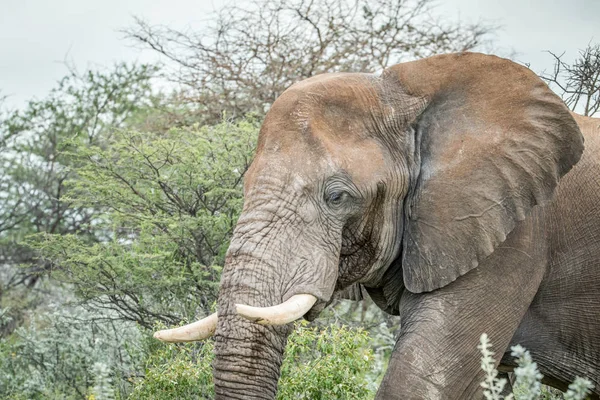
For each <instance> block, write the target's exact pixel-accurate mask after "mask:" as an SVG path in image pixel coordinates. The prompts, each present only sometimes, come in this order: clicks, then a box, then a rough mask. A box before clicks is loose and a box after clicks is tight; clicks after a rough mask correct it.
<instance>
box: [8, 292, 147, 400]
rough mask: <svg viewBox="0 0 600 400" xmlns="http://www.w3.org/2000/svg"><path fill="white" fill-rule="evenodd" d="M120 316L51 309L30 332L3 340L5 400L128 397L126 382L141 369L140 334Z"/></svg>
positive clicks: (18, 332) (33, 323)
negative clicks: (121, 395) (89, 396)
mask: <svg viewBox="0 0 600 400" xmlns="http://www.w3.org/2000/svg"><path fill="white" fill-rule="evenodd" d="M63 295H65V294H64V293H63ZM115 317H116V316H115V315H109V314H99V313H91V312H86V311H84V310H82V309H81V308H79V307H65V306H64V305H50V306H48V308H47V309H45V310H43V312H41V313H40V315H39V316H36V317H34V318H33V319H32V321H31V323H30V325H29V326H28V327H27V328H25V327H20V328H18V329H16V330H15V332H14V333H13V334H12V335H11V336H9V337H7V338H0V393H2V395H3V397H2V398H10V399H30V400H32V399H33V400H36V399H40V400H41V399H44V400H45V399H56V400H59V399H60V400H62V399H82V398H85V397H86V396H87V395H94V397H95V398H96V399H113V398H117V395H118V394H119V393H126V392H127V391H128V390H129V386H130V383H129V382H128V380H127V379H128V378H129V377H130V376H131V374H132V373H134V371H135V370H137V369H138V368H139V366H140V365H141V360H142V356H143V353H142V352H141V348H140V347H139V346H138V345H136V343H139V341H140V332H139V330H138V328H137V327H136V326H135V325H134V324H131V323H123V322H121V321H118V320H117V319H116V318H115Z"/></svg>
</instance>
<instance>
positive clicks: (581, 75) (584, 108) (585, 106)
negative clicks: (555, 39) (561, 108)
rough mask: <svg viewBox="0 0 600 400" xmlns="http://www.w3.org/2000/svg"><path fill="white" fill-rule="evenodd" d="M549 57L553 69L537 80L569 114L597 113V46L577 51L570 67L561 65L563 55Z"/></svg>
mask: <svg viewBox="0 0 600 400" xmlns="http://www.w3.org/2000/svg"><path fill="white" fill-rule="evenodd" d="M549 53H550V54H551V55H552V57H554V69H553V71H552V72H551V73H545V72H544V73H542V74H541V77H542V78H543V79H545V80H546V82H548V84H549V85H550V87H552V88H553V89H554V90H555V91H557V92H558V93H559V94H560V96H561V97H562V99H563V101H564V102H565V103H566V104H567V106H568V107H569V108H570V109H571V110H573V111H577V112H579V113H581V114H583V115H586V116H592V115H594V114H596V113H597V112H598V111H600V44H593V45H592V44H589V45H588V46H587V47H586V48H585V49H583V50H580V51H579V56H578V57H577V58H576V59H575V60H574V61H573V62H572V63H568V62H566V61H564V59H563V58H564V55H565V53H563V54H560V55H557V54H554V53H552V52H549Z"/></svg>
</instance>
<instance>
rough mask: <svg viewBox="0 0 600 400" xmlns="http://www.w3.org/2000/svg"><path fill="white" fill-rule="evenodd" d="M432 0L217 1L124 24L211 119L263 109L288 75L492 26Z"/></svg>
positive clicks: (448, 47)
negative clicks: (162, 21) (188, 25)
mask: <svg viewBox="0 0 600 400" xmlns="http://www.w3.org/2000/svg"><path fill="white" fill-rule="evenodd" d="M433 8H434V7H433V1H432V0H406V1H403V0H367V1H365V0H319V1H316V0H257V1H253V2H244V3H242V4H240V5H227V6H225V7H223V8H221V9H220V10H219V11H218V12H216V15H215V16H214V18H212V20H213V21H214V22H212V23H209V25H208V26H207V27H205V28H203V29H201V30H199V31H181V30H176V29H172V28H169V27H166V26H152V25H150V24H148V23H146V22H144V21H143V20H141V19H137V20H136V24H135V26H134V27H132V28H130V29H128V30H127V31H126V34H127V36H128V37H129V38H131V39H133V41H134V42H135V43H137V44H141V45H142V46H144V47H149V48H151V49H153V50H155V51H157V52H158V53H160V54H161V55H162V56H163V57H164V58H166V59H167V60H168V61H169V62H168V65H170V66H171V67H172V68H170V69H167V70H168V77H169V79H172V80H174V81H176V82H178V83H180V84H182V86H183V88H184V90H183V92H182V97H183V98H185V99H186V100H187V101H191V102H193V103H196V104H197V105H198V115H199V116H200V117H199V118H200V119H201V120H202V121H204V122H209V123H212V122H215V121H218V120H219V119H220V118H221V115H222V113H223V112H226V113H227V115H228V116H230V117H239V116H243V115H245V114H246V113H254V114H256V115H262V114H263V113H264V112H265V111H266V109H267V108H268V106H269V105H270V104H271V103H272V102H273V101H275V99H276V98H277V97H278V96H279V95H280V94H281V93H282V92H283V91H284V90H285V89H286V88H287V87H289V86H290V85H291V84H292V83H294V82H297V81H298V80H301V79H303V78H307V77H310V76H312V75H315V74H320V73H324V72H335V71H354V72H374V71H377V70H380V69H382V68H385V67H387V66H389V65H392V64H395V63H398V62H401V61H407V60H410V59H415V58H419V57H425V56H429V55H433V54H438V53H445V52H453V51H463V50H470V49H473V48H475V47H477V46H478V45H480V44H481V43H482V41H485V40H486V38H487V35H488V33H490V32H492V31H493V30H494V27H492V26H488V25H485V24H481V23H478V24H466V25H465V24H461V23H459V22H444V21H443V20H441V19H440V18H437V17H435V16H434V13H433V11H434V10H433Z"/></svg>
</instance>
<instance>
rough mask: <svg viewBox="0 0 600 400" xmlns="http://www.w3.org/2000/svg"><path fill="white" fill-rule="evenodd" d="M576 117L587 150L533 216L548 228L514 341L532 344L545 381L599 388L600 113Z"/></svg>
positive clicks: (508, 359)
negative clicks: (541, 269) (584, 382)
mask: <svg viewBox="0 0 600 400" xmlns="http://www.w3.org/2000/svg"><path fill="white" fill-rule="evenodd" d="M574 117H575V120H576V121H577V123H578V125H579V127H580V129H581V131H582V133H583V135H584V137H585V150H584V152H583V156H582V157H581V159H580V161H579V163H577V165H576V166H575V167H573V169H572V170H571V171H570V172H569V173H568V174H567V175H565V177H564V178H563V179H562V180H561V181H560V183H559V185H558V187H557V190H556V193H555V196H554V198H553V199H552V201H551V202H550V204H548V206H546V207H544V208H543V209H542V210H540V212H537V213H535V214H534V215H533V216H532V217H531V218H539V219H540V220H541V224H542V225H543V226H544V227H545V232H544V233H545V235H546V240H545V242H546V243H547V246H545V248H544V249H543V252H541V254H540V257H542V259H543V260H545V274H544V278H543V279H542V282H541V284H540V287H539V289H538V291H537V293H536V295H535V297H534V299H533V302H532V304H531V306H530V307H529V309H528V311H527V312H526V314H525V316H524V318H523V320H522V321H521V324H520V325H519V328H518V329H517V332H516V334H515V336H514V337H513V339H512V340H511V344H512V345H514V344H521V345H523V346H524V347H526V348H527V349H529V351H530V352H531V354H532V356H533V358H534V360H535V361H537V363H538V365H539V367H540V370H541V372H542V374H544V376H546V381H547V382H548V383H549V384H551V385H553V386H556V387H559V388H561V389H563V390H566V385H568V384H569V383H570V382H572V381H573V378H574V377H575V376H581V377H588V378H590V379H591V380H592V382H593V383H594V385H595V387H596V392H595V393H596V394H600V329H598V328H599V321H600V296H599V294H600V279H599V276H600V272H599V271H600V246H598V243H600V119H595V118H588V117H582V116H578V115H574ZM540 242H541V241H540ZM503 363H504V364H506V365H512V363H511V357H509V354H506V356H505V358H504V360H503Z"/></svg>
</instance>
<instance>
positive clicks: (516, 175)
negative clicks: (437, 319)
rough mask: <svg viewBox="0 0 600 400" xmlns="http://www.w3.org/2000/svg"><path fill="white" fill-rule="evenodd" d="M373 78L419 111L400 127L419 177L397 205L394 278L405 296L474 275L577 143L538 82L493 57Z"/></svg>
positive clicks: (454, 59) (540, 198)
mask: <svg viewBox="0 0 600 400" xmlns="http://www.w3.org/2000/svg"><path fill="white" fill-rule="evenodd" d="M382 79H383V80H384V82H386V85H389V86H393V85H400V88H399V89H400V91H401V92H402V93H403V95H404V96H406V95H408V96H410V97H413V98H418V99H422V100H423V104H424V107H423V108H422V109H421V110H420V112H419V113H418V115H417V116H416V117H415V119H414V121H413V123H412V124H411V128H410V129H412V130H414V135H415V137H416V140H415V142H416V151H415V154H414V157H415V159H416V160H417V161H416V164H418V165H420V168H419V167H418V166H417V168H416V169H417V170H418V172H417V173H418V176H416V177H413V178H415V179H414V180H413V182H412V188H411V193H409V195H408V198H407V203H406V209H405V213H406V221H405V225H404V229H405V232H404V239H403V258H402V270H403V275H404V284H405V286H406V287H407V289H408V290H410V291H411V292H424V291H431V290H434V289H437V288H440V287H443V286H445V285H447V284H448V283H450V282H452V281H454V280H455V279H457V278H458V277H459V276H461V275H463V274H465V273H467V272H468V271H470V270H471V269H473V268H475V267H477V265H478V264H479V263H480V262H481V261H482V260H484V259H485V258H486V257H487V256H489V255H490V254H491V253H492V252H493V251H494V249H495V248H496V246H497V245H498V244H500V243H502V242H503V241H504V240H505V239H506V236H507V235H508V234H509V233H510V232H511V230H512V229H513V228H514V227H515V224H516V223H517V221H521V220H523V219H525V217H526V216H527V215H528V213H529V211H530V210H531V208H532V207H533V206H535V205H536V204H543V203H544V202H545V201H546V200H548V199H550V197H551V196H552V193H553V191H554V189H555V187H556V185H557V183H558V180H559V179H560V178H561V177H562V176H563V175H564V174H566V173H567V172H568V171H569V170H570V169H571V167H572V166H573V165H574V164H575V163H577V161H578V160H579V158H580V156H581V154H582V152H583V136H582V135H581V132H580V131H579V128H578V127H577V124H576V123H575V121H574V119H573V118H572V117H571V115H570V113H569V110H568V109H567V108H566V107H565V105H564V104H563V102H562V101H561V100H560V99H559V98H558V97H557V96H556V95H554V94H553V93H552V92H551V91H550V89H549V88H548V87H547V86H546V84H545V83H544V82H543V81H541V80H540V79H539V78H538V77H537V76H536V75H535V74H534V73H533V72H531V71H530V70H529V69H527V68H525V67H522V66H520V65H518V64H515V63H513V62H511V61H508V60H505V59H501V58H498V57H494V56H488V55H483V54H475V53H461V54H450V55H444V56H437V57H431V58H428V59H423V60H420V61H415V62H409V63H405V64H399V65H396V66H394V67H391V68H389V69H388V70H386V71H385V72H384V74H383V76H382ZM396 87H397V86H396ZM419 159H420V162H419Z"/></svg>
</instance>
